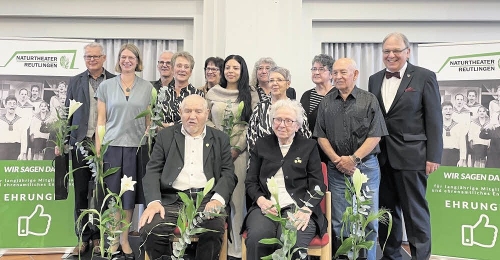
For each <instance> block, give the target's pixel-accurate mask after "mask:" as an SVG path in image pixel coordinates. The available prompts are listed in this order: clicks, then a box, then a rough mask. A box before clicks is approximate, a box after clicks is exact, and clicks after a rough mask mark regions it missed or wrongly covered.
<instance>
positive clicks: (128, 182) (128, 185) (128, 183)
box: [120, 175, 137, 196]
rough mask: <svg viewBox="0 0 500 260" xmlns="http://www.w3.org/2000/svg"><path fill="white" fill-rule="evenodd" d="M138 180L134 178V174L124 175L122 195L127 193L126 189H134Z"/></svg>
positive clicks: (121, 187)
mask: <svg viewBox="0 0 500 260" xmlns="http://www.w3.org/2000/svg"><path fill="white" fill-rule="evenodd" d="M136 183H137V182H136V181H133V180H132V176H130V177H127V175H124V176H123V178H122V180H121V186H120V196H121V195H122V194H123V193H125V192H126V191H129V190H130V191H134V185H135V184H136Z"/></svg>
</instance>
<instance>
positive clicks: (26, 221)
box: [17, 204, 52, 237]
mask: <svg viewBox="0 0 500 260" xmlns="http://www.w3.org/2000/svg"><path fill="white" fill-rule="evenodd" d="M43 210H44V208H43V206H42V205H40V204H38V205H36V207H35V210H34V211H33V213H31V215H29V216H20V217H19V218H18V219H17V235H18V236H20V237H26V236H28V235H34V236H45V235H47V233H48V232H49V228H50V221H51V220H52V217H51V216H50V215H48V214H45V213H43Z"/></svg>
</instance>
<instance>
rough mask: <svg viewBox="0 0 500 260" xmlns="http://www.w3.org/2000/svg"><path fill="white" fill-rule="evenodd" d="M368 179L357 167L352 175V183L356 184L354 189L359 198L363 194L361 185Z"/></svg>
mask: <svg viewBox="0 0 500 260" xmlns="http://www.w3.org/2000/svg"><path fill="white" fill-rule="evenodd" d="M367 181H368V177H367V176H366V174H363V173H361V172H360V171H359V169H356V170H355V171H354V174H353V175H352V183H353V185H354V190H355V191H356V196H357V197H358V198H359V197H360V196H361V186H362V185H363V184H364V183H366V182H367Z"/></svg>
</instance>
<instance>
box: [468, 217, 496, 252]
mask: <svg viewBox="0 0 500 260" xmlns="http://www.w3.org/2000/svg"><path fill="white" fill-rule="evenodd" d="M497 236H498V228H497V227H496V226H493V225H490V219H489V217H488V215H485V214H481V216H480V217H479V220H478V221H477V222H476V224H474V225H473V226H471V225H462V245H464V246H473V245H478V246H480V247H486V248H492V247H493V246H495V243H496V241H497Z"/></svg>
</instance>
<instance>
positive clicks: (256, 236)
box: [245, 208, 317, 260]
mask: <svg viewBox="0 0 500 260" xmlns="http://www.w3.org/2000/svg"><path fill="white" fill-rule="evenodd" d="M286 211H287V209H284V210H282V211H281V215H282V216H286ZM246 227H247V239H246V240H245V245H246V247H247V259H248V260H258V259H261V257H264V256H268V255H270V254H272V253H273V252H274V251H275V250H276V249H277V248H278V247H277V246H278V245H266V244H262V243H260V242H259V241H260V240H261V239H263V238H273V237H276V238H278V239H279V237H280V236H281V225H280V224H279V223H278V222H275V221H273V220H271V219H269V218H268V217H266V216H265V215H264V214H262V212H261V211H260V210H259V209H258V208H257V209H253V210H252V211H250V212H249V213H248V216H247V217H246ZM316 230H317V227H316V223H315V222H314V220H312V219H309V223H308V224H307V228H306V230H305V231H300V230H299V231H297V242H296V243H295V247H294V248H302V249H299V251H302V253H307V247H308V246H309V243H311V240H312V239H313V238H314V236H315V235H316ZM292 259H300V257H299V253H298V251H297V252H295V254H294V256H293V258H292Z"/></svg>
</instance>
